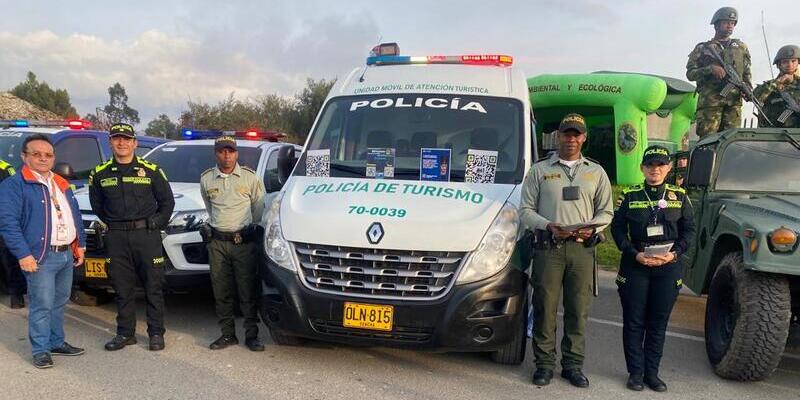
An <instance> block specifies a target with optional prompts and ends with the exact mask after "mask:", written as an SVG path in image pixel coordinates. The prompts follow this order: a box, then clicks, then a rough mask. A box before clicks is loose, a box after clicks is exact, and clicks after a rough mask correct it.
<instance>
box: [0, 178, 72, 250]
mask: <svg viewBox="0 0 800 400" xmlns="http://www.w3.org/2000/svg"><path fill="white" fill-rule="evenodd" d="M53 180H54V182H55V184H56V186H58V188H59V190H61V192H62V193H64V195H65V196H66V198H67V200H68V201H69V208H70V211H71V212H72V219H73V221H75V232H76V233H77V238H76V239H75V241H73V242H72V249H73V251H74V250H75V248H77V247H83V248H86V233H85V232H84V230H83V221H82V220H81V211H80V208H78V201H77V200H75V195H74V194H73V193H72V189H71V187H70V185H69V182H68V181H67V180H66V179H64V178H62V177H61V176H59V175H56V174H54V175H53ZM50 221H51V216H50V191H49V189H48V188H47V185H43V184H42V183H40V182H39V181H38V180H37V179H36V176H35V175H34V174H33V171H31V170H30V169H29V168H28V167H27V166H25V167H22V171H21V172H20V173H19V174H16V175H14V176H12V177H10V178H7V179H5V180H4V181H3V183H2V184H0V235H2V236H3V240H5V242H6V247H7V248H8V250H9V251H11V254H13V255H14V257H16V258H17V259H22V258H25V257H27V256H30V255H32V256H33V257H34V258H35V259H36V262H39V263H41V262H42V259H43V258H44V256H45V254H46V252H47V249H48V247H49V246H50V237H51V235H52V231H53V227H52V224H51V223H50Z"/></svg>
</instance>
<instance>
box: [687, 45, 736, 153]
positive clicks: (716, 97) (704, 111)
mask: <svg viewBox="0 0 800 400" xmlns="http://www.w3.org/2000/svg"><path fill="white" fill-rule="evenodd" d="M705 46H714V47H715V48H716V49H717V51H719V53H720V54H721V55H722V58H723V59H724V60H725V62H726V63H728V64H729V65H731V66H732V67H733V68H734V69H735V70H736V72H737V73H738V74H739V76H740V77H742V80H743V81H744V82H745V83H746V84H748V85H749V84H750V82H751V75H750V51H749V50H748V49H747V45H745V44H744V42H742V41H741V40H739V39H730V40H729V41H728V42H727V43H725V44H723V43H722V42H720V41H718V40H710V41H708V42H702V43H698V44H697V46H695V48H694V50H692V53H691V54H689V61H688V62H687V63H686V78H688V79H689V80H690V81H695V82H697V94H698V96H699V98H698V101H697V114H696V120H697V136H700V137H701V138H702V137H704V136H706V135H710V134H712V133H716V132H720V131H723V130H726V129H730V128H738V127H739V126H740V125H741V123H742V95H741V93H739V91H738V90H736V89H734V90H732V91H731V92H730V93H728V95H727V96H725V97H723V96H722V95H721V94H720V92H722V90H723V89H724V88H725V86H726V85H727V84H728V81H727V79H724V78H723V79H717V78H715V77H714V75H713V74H712V73H711V65H712V64H715V62H714V61H713V59H712V57H711V56H710V55H709V54H707V51H708V50H707V49H706V48H705Z"/></svg>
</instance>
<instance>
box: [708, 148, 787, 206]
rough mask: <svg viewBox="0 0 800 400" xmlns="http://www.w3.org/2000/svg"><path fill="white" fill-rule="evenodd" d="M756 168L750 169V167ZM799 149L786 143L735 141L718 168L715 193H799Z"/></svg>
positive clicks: (724, 154) (726, 150) (726, 151)
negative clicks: (718, 191)
mask: <svg viewBox="0 0 800 400" xmlns="http://www.w3.org/2000/svg"><path fill="white" fill-rule="evenodd" d="M756 165H757V166H758V167H757V168H752V166H756ZM797 171H800V149H797V148H796V147H794V146H793V145H792V143H789V142H777V141H749V140H748V141H744V140H742V141H736V142H733V143H731V144H730V145H728V147H727V148H726V149H725V153H723V155H722V160H721V161H720V166H719V175H718V176H717V183H716V189H717V190H732V191H745V192H794V193H800V174H798V172H797Z"/></svg>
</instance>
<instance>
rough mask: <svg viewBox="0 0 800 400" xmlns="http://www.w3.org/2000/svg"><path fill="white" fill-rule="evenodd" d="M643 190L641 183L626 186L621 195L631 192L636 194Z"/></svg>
mask: <svg viewBox="0 0 800 400" xmlns="http://www.w3.org/2000/svg"><path fill="white" fill-rule="evenodd" d="M643 188H644V185H642V184H641V183H640V184H638V185H633V186H628V187H626V188H625V189H622V194H628V193H633V192H638V191H640V190H642V189H643Z"/></svg>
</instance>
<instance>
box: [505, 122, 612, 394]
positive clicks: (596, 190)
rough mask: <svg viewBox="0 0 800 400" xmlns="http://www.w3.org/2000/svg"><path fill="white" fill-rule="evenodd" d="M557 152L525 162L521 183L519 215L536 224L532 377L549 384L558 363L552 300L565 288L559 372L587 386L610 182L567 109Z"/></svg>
mask: <svg viewBox="0 0 800 400" xmlns="http://www.w3.org/2000/svg"><path fill="white" fill-rule="evenodd" d="M558 141H559V147H558V152H557V153H553V155H551V157H549V158H546V159H543V160H540V161H539V162H537V163H536V164H534V165H533V166H532V167H531V170H530V171H529V173H528V176H527V177H526V178H525V181H524V183H523V186H522V200H521V204H520V217H521V219H522V221H523V222H524V223H525V224H526V225H527V227H528V228H529V229H531V230H533V231H534V237H535V240H534V249H535V250H534V259H533V263H534V264H533V276H532V283H533V313H534V316H535V318H536V320H535V322H534V332H533V353H534V355H535V357H536V371H535V372H534V374H533V383H534V384H536V385H538V386H544V385H547V384H549V383H550V380H551V379H552V377H553V369H555V362H556V324H557V312H558V301H559V298H560V297H561V292H562V287H563V289H564V337H563V340H562V341H561V353H562V354H561V367H562V371H561V376H562V377H564V378H565V379H567V380H569V382H570V383H572V384H573V385H575V386H578V387H587V386H589V380H588V379H587V378H586V376H585V375H584V374H583V372H582V371H581V369H582V367H583V360H584V354H585V351H584V346H585V337H584V333H585V330H586V320H587V318H588V311H589V304H590V302H591V298H592V283H593V269H594V266H595V265H594V261H595V260H594V255H595V254H594V245H595V244H596V243H597V241H598V235H597V234H596V232H600V231H601V230H602V229H603V227H604V226H605V225H607V224H608V223H610V222H611V217H612V214H613V205H612V198H611V184H610V183H609V180H608V175H606V172H605V171H604V170H603V168H602V167H601V166H600V165H599V164H597V163H595V162H593V161H591V160H589V159H587V158H585V157H583V155H582V154H581V148H582V147H583V143H584V142H585V141H586V123H585V121H584V118H583V117H582V116H581V115H579V114H568V115H566V116H565V117H564V118H563V119H562V121H561V123H560V125H559V129H558Z"/></svg>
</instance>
